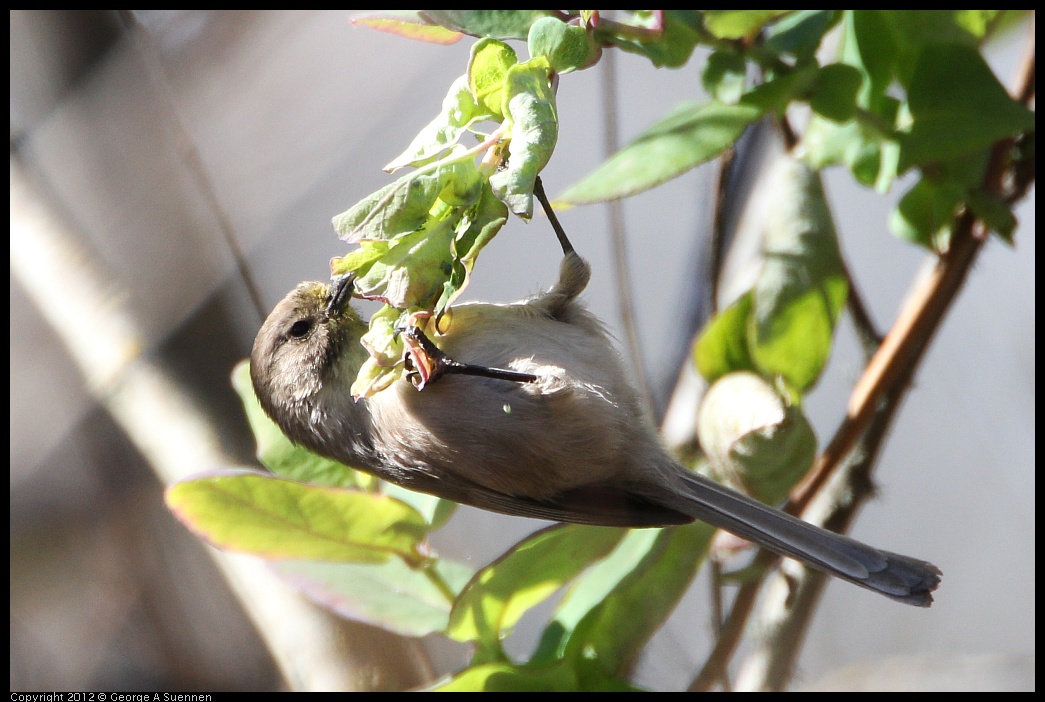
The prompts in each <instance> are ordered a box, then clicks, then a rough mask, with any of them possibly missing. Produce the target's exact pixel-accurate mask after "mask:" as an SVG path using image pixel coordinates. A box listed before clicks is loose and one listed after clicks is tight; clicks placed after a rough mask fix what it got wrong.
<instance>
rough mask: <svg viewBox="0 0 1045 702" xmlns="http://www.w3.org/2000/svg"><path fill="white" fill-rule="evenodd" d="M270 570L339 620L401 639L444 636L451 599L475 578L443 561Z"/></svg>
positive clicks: (297, 564)
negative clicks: (404, 637) (452, 595)
mask: <svg viewBox="0 0 1045 702" xmlns="http://www.w3.org/2000/svg"><path fill="white" fill-rule="evenodd" d="M272 567H273V568H274V569H275V571H276V572H277V573H279V575H280V576H281V577H282V578H283V579H284V580H286V581H288V582H289V583H290V584H291V585H292V586H294V587H295V588H297V589H298V590H300V591H302V592H303V593H304V594H305V595H307V596H308V597H309V598H311V599H312V600H314V601H316V602H318V603H319V604H321V605H323V606H324V607H326V608H327V609H329V610H331V611H333V612H336V613H337V614H339V615H340V616H342V617H345V618H347V619H353V620H356V621H361V622H366V623H367V624H372V625H374V626H380V627H382V628H383V629H386V630H388V631H391V632H393V633H396V634H400V635H402V636H424V635H426V634H432V633H438V632H442V631H443V630H445V629H446V625H447V622H448V621H449V618H450V606H451V603H452V600H451V599H448V597H449V596H450V595H451V594H452V593H457V592H459V591H460V590H461V588H462V587H464V584H465V583H466V582H468V579H469V578H471V577H472V570H471V569H470V568H468V567H467V566H465V565H463V564H460V563H455V562H453V561H448V560H447V559H445V558H439V559H436V560H433V561H430V562H428V563H426V564H425V565H424V566H421V567H415V568H411V567H410V566H408V565H407V564H406V563H405V562H404V561H403V560H402V559H399V558H392V559H389V560H387V561H385V562H384V563H366V564H363V563H321V562H316V561H281V562H278V563H274V564H273V566H272ZM425 568H430V569H432V571H431V572H426V571H425ZM437 581H441V582H442V583H443V585H444V586H445V588H446V589H448V590H449V592H446V591H444V588H443V586H440V585H438V584H437Z"/></svg>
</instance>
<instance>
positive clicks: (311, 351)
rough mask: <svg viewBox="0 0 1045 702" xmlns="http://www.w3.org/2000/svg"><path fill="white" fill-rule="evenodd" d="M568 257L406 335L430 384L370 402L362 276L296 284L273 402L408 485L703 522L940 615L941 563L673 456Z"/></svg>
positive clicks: (583, 516) (289, 298) (585, 272)
mask: <svg viewBox="0 0 1045 702" xmlns="http://www.w3.org/2000/svg"><path fill="white" fill-rule="evenodd" d="M561 240H564V238H561ZM563 248H564V257H563V260H562V262H561V264H560V270H559V278H558V281H557V282H556V283H555V284H554V285H553V286H551V287H550V288H549V289H547V290H545V291H543V292H540V293H538V294H536V295H534V296H531V297H529V298H526V299H524V300H520V301H517V302H513V303H487V302H468V303H462V304H458V305H454V306H453V307H452V314H450V315H448V320H449V324H448V325H447V327H448V328H446V329H445V330H443V332H442V333H437V334H434V335H433V336H434V338H429V337H428V336H427V335H426V334H425V333H424V332H422V331H420V330H418V329H409V330H404V333H407V334H409V335H412V338H413V339H414V340H416V341H417V342H418V343H417V344H415V346H419V347H420V348H422V349H423V351H424V355H426V356H427V357H428V358H427V359H425V363H428V364H430V366H431V367H430V371H431V373H430V375H429V376H428V377H426V378H425V380H424V382H416V381H417V377H416V372H415V374H414V381H415V382H411V381H410V380H409V379H407V378H403V379H399V380H396V381H395V382H393V383H392V385H391V386H390V387H388V388H386V389H384V390H381V391H379V392H377V393H375V394H373V395H371V396H369V397H363V398H360V399H357V398H355V397H353V394H352V392H351V386H352V383H353V382H354V380H355V378H356V375H357V373H358V371H359V369H360V367H361V366H362V364H363V363H364V362H365V361H366V359H367V358H368V351H367V349H365V348H364V347H363V346H362V345H361V344H360V338H361V336H362V335H363V334H364V333H365V332H366V331H367V328H368V327H367V324H366V322H364V321H363V320H362V319H361V318H360V316H359V314H358V312H356V310H355V309H354V308H353V306H352V305H351V304H350V302H349V301H350V299H351V297H352V295H353V290H354V288H353V285H354V279H353V277H352V276H343V277H341V278H339V279H336V280H334V281H333V282H331V283H321V282H306V283H302V284H300V285H298V286H297V287H295V288H294V289H293V290H292V291H291V292H290V293H288V294H287V295H286V297H285V298H284V299H283V300H281V301H280V302H279V303H278V304H277V305H276V306H275V308H274V309H273V311H272V312H271V314H270V315H269V316H268V318H267V319H266V321H265V322H264V324H263V325H262V327H261V329H260V331H259V332H258V335H257V338H256V340H255V343H254V346H253V350H252V352H251V358H250V373H251V379H252V382H253V385H254V389H255V393H256V395H257V397H258V400H259V402H260V404H261V406H262V408H263V409H264V410H265V412H266V413H267V414H268V415H269V416H270V417H271V418H272V419H273V420H274V421H275V423H276V424H277V425H278V426H279V427H280V428H281V429H282V431H283V432H284V434H286V436H287V437H288V438H290V439H291V440H292V441H293V442H295V443H297V444H300V445H302V446H304V447H306V448H308V449H310V450H311V451H313V452H315V453H317V454H319V455H321V456H325V457H327V458H330V459H333V460H336V461H340V462H342V463H344V464H346V465H348V466H351V467H353V468H357V469H360V470H363V471H365V472H367V473H370V474H372V475H375V476H377V477H378V478H381V479H382V480H386V481H389V482H392V483H395V484H397V485H400V486H402V487H405V488H408V489H411V490H416V491H420V492H424V493H429V494H432V495H436V496H439V497H442V498H445V499H449V500H453V501H455V502H459V503H461V504H466V505H471V506H474V507H478V508H481V509H485V510H491V511H494V512H500V513H503V514H508V515H514V516H521V517H531V518H537V519H545V520H553V521H559V522H569V523H577V524H589V525H600V526H611V527H631V528H649V527H663V526H669V525H677V524H686V523H690V522H692V521H694V520H701V521H704V522H707V523H709V524H711V525H714V526H715V527H718V528H721V529H724V530H726V531H728V532H731V533H733V534H735V535H737V536H740V537H742V538H744V539H746V540H748V541H751V542H754V543H757V544H759V545H761V546H763V547H765V548H767V549H769V550H770V551H773V552H775V553H777V554H780V555H782V556H786V557H790V558H794V559H797V560H799V561H801V562H803V563H805V564H806V565H808V566H810V567H812V568H814V569H817V570H820V571H823V572H825V573H828V574H830V575H833V576H835V577H838V578H841V579H843V580H846V581H849V582H851V583H854V584H856V585H859V586H862V587H864V588H867V589H870V590H873V591H875V592H878V593H880V594H882V595H885V596H886V597H890V598H892V599H894V600H897V601H899V602H902V603H905V604H910V605H915V606H921V607H927V606H929V605H931V604H932V601H933V596H932V592H933V591H934V590H935V589H936V588H937V586H938V585H939V583H940V578H941V572H940V570H939V569H938V568H937V567H936V566H934V565H933V564H931V563H929V562H926V561H923V560H919V559H916V558H911V557H908V556H903V555H899V554H895V553H891V552H888V551H883V550H880V549H877V548H875V547H873V546H869V545H867V544H864V543H862V542H860V541H857V540H855V539H852V538H850V537H847V536H843V535H841V534H837V533H834V532H830V531H827V530H825V529H822V528H820V527H817V526H815V525H813V524H810V523H808V522H805V521H802V520H801V519H798V518H796V517H793V516H791V515H789V514H786V513H784V512H782V511H781V510H778V509H776V508H774V507H771V506H769V505H765V504H763V503H761V502H759V501H757V500H755V499H753V498H751V497H749V496H747V495H745V494H742V493H740V492H737V491H735V490H733V489H731V488H729V487H726V486H725V485H722V484H720V483H717V482H715V481H714V480H711V479H709V478H707V477H705V476H703V475H701V474H699V473H697V472H695V471H693V470H691V469H689V468H687V467H685V466H683V465H682V464H681V463H679V461H677V460H676V459H675V458H673V457H672V456H671V455H670V453H669V452H668V451H667V449H666V448H665V447H664V446H663V445H662V443H661V442H660V440H659V438H658V434H657V432H656V429H655V428H654V426H653V425H652V422H651V421H650V420H649V419H648V418H647V415H646V413H645V412H644V411H643V409H642V405H641V401H640V399H639V395H638V392H637V391H636V389H635V387H634V385H633V383H632V382H631V380H630V379H629V376H628V373H627V371H626V370H625V366H624V364H623V361H622V360H621V357H620V355H619V353H618V352H617V350H616V348H615V346H614V342H613V340H612V338H611V337H610V335H609V333H608V332H607V330H606V328H605V327H604V325H603V324H602V322H601V321H600V320H599V319H598V318H597V317H595V316H594V315H593V314H592V313H591V312H590V311H588V309H587V308H586V307H585V305H584V304H583V302H582V301H581V300H580V295H581V293H582V292H583V290H584V289H585V287H586V286H587V283H588V281H589V279H590V275H591V267H590V265H589V264H588V263H587V261H585V259H583V258H582V257H581V256H580V255H579V254H577V252H576V251H574V250H573V248H572V246H569V245H568V243H564V245H563ZM419 386H421V388H420V389H418V387H419Z"/></svg>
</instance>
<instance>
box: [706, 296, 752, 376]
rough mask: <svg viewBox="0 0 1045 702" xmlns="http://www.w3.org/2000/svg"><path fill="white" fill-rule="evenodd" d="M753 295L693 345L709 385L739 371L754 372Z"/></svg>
mask: <svg viewBox="0 0 1045 702" xmlns="http://www.w3.org/2000/svg"><path fill="white" fill-rule="evenodd" d="M754 300H755V298H754V294H753V293H752V292H750V291H749V292H746V293H744V294H743V295H741V296H740V298H738V299H737V300H736V302H734V303H733V304H731V305H730V306H729V307H727V308H726V309H724V310H722V311H721V312H719V313H718V314H716V315H715V316H714V317H712V318H711V319H710V320H708V323H707V325H705V327H704V329H703V331H701V332H700V335H699V336H698V337H697V340H696V342H695V343H694V344H693V361H694V362H695V363H696V365H697V370H698V371H700V374H701V375H702V376H704V379H705V380H707V381H708V382H709V383H713V382H715V381H716V380H718V379H719V378H721V377H722V376H723V375H726V374H727V373H732V372H734V371H740V370H752V371H753V370H755V369H756V368H755V362H754V360H753V359H752V358H751V351H750V344H751V340H750V339H749V338H748V330H749V327H750V319H751V309H752V307H753V305H754Z"/></svg>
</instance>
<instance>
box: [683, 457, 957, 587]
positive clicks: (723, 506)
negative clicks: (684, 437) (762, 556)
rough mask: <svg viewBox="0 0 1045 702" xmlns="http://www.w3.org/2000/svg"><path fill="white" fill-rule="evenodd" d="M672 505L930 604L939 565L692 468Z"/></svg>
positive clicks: (861, 582)
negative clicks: (816, 521)
mask: <svg viewBox="0 0 1045 702" xmlns="http://www.w3.org/2000/svg"><path fill="white" fill-rule="evenodd" d="M682 478H683V480H684V482H685V488H686V489H685V491H684V493H682V494H678V495H677V497H678V501H677V503H674V504H672V505H671V506H672V507H673V508H675V509H678V510H680V511H682V512H684V513H686V514H688V515H690V516H692V517H694V518H696V519H699V520H701V521H704V522H708V523H710V524H713V525H715V526H717V527H720V528H722V529H725V530H726V531H729V532H731V533H733V534H736V535H737V536H740V537H743V538H745V539H748V540H749V541H753V542H755V543H757V544H759V545H761V546H764V547H765V548H767V549H769V550H770V551H773V552H775V553H778V554H780V555H782V556H788V557H790V558H794V559H797V560H799V561H802V562H803V563H805V564H806V565H808V566H810V567H811V568H815V569H817V570H821V571H824V572H825V573H829V574H830V575H834V576H837V577H839V578H842V579H844V580H848V581H849V582H851V583H855V584H856V585H860V586H861V587H866V588H868V589H869V590H874V591H875V592H878V593H881V594H883V595H885V596H886V597H891V598H892V599H894V600H897V601H899V602H903V603H905V604H910V605H915V606H918V607H928V606H929V605H931V604H932V601H933V597H932V591H933V590H935V589H936V586H937V585H939V583H940V575H941V573H940V569H939V568H937V567H936V566H934V565H933V564H932V563H927V562H926V561H921V560H918V559H916V558H909V557H907V556H901V555H898V554H895V553H889V552H888V551H880V550H878V549H876V548H873V547H871V546H868V545H867V544H863V543H860V542H859V541H856V540H855V539H851V538H849V537H847V536H842V535H841V534H836V533H834V532H830V531H827V530H825V529H821V528H820V527H817V526H814V525H812V524H810V523H808V522H803V521H802V520H801V519H796V518H795V517H792V516H791V515H789V514H785V513H784V512H781V511H780V510H776V509H773V508H772V507H768V506H767V505H764V504H762V503H761V502H758V501H757V500H754V499H752V498H750V497H747V496H746V495H742V494H740V493H738V492H736V491H734V490H731V489H729V488H727V487H725V486H723V485H720V484H719V483H716V482H714V481H713V480H709V479H708V478H705V477H704V476H702V475H698V474H697V473H694V472H692V471H684V472H682Z"/></svg>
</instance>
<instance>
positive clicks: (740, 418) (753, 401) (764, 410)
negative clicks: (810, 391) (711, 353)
mask: <svg viewBox="0 0 1045 702" xmlns="http://www.w3.org/2000/svg"><path fill="white" fill-rule="evenodd" d="M697 435H698V436H699V437H700V445H701V447H702V448H703V449H704V450H705V452H706V453H707V456H708V460H709V462H710V465H711V473H712V475H714V476H715V478H716V479H718V480H719V481H721V482H725V483H727V484H729V485H732V486H733V487H734V488H736V489H739V490H742V491H744V492H746V493H748V494H750V495H753V496H754V497H756V498H758V499H759V500H762V501H763V502H766V503H769V504H779V503H780V502H781V501H782V500H783V499H784V498H785V497H786V496H787V494H788V492H789V491H790V490H791V488H792V487H793V486H794V485H795V483H797V482H798V480H799V479H801V477H802V476H803V475H805V473H806V472H807V471H808V470H809V467H810V466H811V465H812V463H813V458H814V457H815V456H816V447H817V442H816V434H815V433H814V432H813V428H812V426H811V425H810V424H809V421H808V420H807V419H806V418H805V416H804V415H803V414H802V411H801V410H800V409H799V408H798V407H795V406H792V405H790V404H789V403H788V401H787V400H786V398H783V397H781V396H780V395H779V393H777V391H776V390H774V389H773V387H772V386H771V385H770V384H769V383H767V382H766V381H765V379H763V378H762V377H760V376H758V375H755V374H754V373H748V372H740V373H730V374H729V375H726V376H723V377H722V378H720V379H718V380H717V381H716V382H715V383H713V384H712V385H711V387H710V388H708V391H707V393H705V395H704V399H703V400H702V401H701V405H700V411H699V414H698V417H697Z"/></svg>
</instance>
